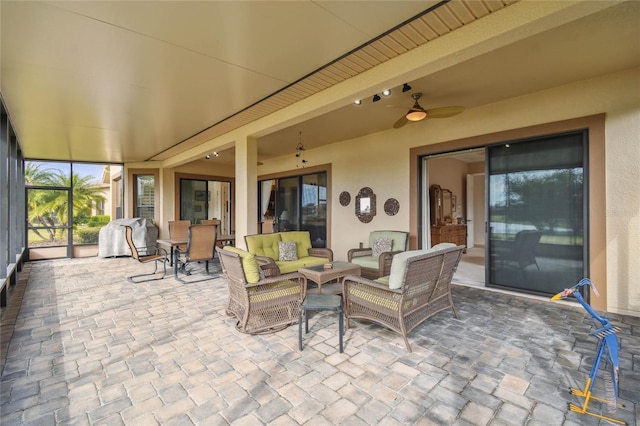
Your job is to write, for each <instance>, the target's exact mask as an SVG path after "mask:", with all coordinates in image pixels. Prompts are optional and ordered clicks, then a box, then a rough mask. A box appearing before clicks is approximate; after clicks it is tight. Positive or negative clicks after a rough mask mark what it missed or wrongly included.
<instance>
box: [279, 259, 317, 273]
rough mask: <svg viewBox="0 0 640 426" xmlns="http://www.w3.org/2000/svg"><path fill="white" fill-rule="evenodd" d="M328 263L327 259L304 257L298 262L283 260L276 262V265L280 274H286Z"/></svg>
mask: <svg viewBox="0 0 640 426" xmlns="http://www.w3.org/2000/svg"><path fill="white" fill-rule="evenodd" d="M325 263H329V259H328V258H326V257H316V256H305V257H303V258H302V259H298V260H283V261H282V262H280V261H276V265H278V268H280V273H281V274H287V273H289V272H297V271H298V269H300V268H307V267H309V266H316V265H324V264H325Z"/></svg>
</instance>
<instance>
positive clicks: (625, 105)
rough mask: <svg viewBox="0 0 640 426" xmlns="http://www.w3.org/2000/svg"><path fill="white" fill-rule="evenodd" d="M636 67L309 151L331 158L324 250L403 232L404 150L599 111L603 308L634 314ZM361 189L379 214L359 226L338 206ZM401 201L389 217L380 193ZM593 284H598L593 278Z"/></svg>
mask: <svg viewBox="0 0 640 426" xmlns="http://www.w3.org/2000/svg"><path fill="white" fill-rule="evenodd" d="M638 93H640V68H635V69H631V70H627V71H624V72H620V73H616V74H611V75H607V76H603V77H600V78H596V79H591V80H587V81H581V82H576V83H573V84H569V85H565V86H561V87H557V88H555V89H551V90H545V91H542V92H538V93H533V94H530V95H527V96H522V97H519V98H515V99H511V100H508V101H504V102H499V103H495V104H490V105H486V106H483V107H480V108H474V109H469V110H467V111H465V112H464V113H463V114H461V115H459V116H456V117H452V118H448V119H440V120H436V119H433V120H425V121H422V122H418V123H411V124H409V125H406V126H404V127H403V128H401V129H398V130H396V129H390V130H388V131H385V132H380V133H377V134H373V135H367V136H363V137H361V138H357V139H353V140H349V141H343V142H340V143H337V144H333V145H330V146H327V147H324V148H320V149H314V150H308V151H306V153H305V158H306V159H307V160H308V161H309V165H310V166H313V165H316V164H324V163H331V164H332V182H331V188H332V193H331V201H332V210H331V212H332V215H331V248H332V249H333V250H334V253H335V257H336V259H337V260H345V259H346V253H347V250H348V249H349V248H352V247H357V245H358V242H360V241H367V236H368V234H369V231H371V230H373V229H399V230H407V231H408V226H409V225H408V224H409V211H408V207H409V183H408V182H409V161H410V156H409V150H410V148H412V147H417V146H424V145H429V144H434V143H439V142H444V141H448V140H455V139H462V138H466V137H471V136H476V135H482V134H489V133H494V132H499V131H504V130H509V129H516V128H521V127H526V126H532V125H536V124H543V123H549V122H555V121H561V120H567V119H571V118H576V117H583V116H589V115H594V114H599V113H603V112H604V113H606V117H607V118H606V168H607V173H606V192H607V194H606V203H607V219H606V224H603V226H606V233H607V253H606V258H607V283H606V284H607V287H608V292H607V310H608V311H611V312H619V313H626V314H632V315H637V316H640V284H638V282H640V264H638V262H637V261H636V262H634V260H635V259H638V258H640V191H639V190H638V182H640V176H639V172H638V169H639V166H638V164H640V96H639V95H638ZM293 148H294V147H293V146H292V154H291V155H290V156H287V157H283V158H280V159H276V160H273V161H270V162H265V165H264V166H262V167H261V168H260V170H259V174H266V173H273V172H277V171H281V170H290V169H292V168H295V157H294V153H293ZM364 186H369V187H371V188H372V189H373V190H374V192H375V193H376V196H377V201H378V215H377V216H376V217H375V218H374V220H373V221H372V222H371V223H368V224H363V223H360V222H359V221H358V219H357V218H356V216H355V215H354V204H353V201H352V203H351V204H350V205H349V206H348V207H342V206H341V205H340V204H339V203H338V195H339V194H340V192H341V191H349V193H351V195H352V200H353V199H355V194H357V192H358V190H359V189H360V188H362V187H364ZM390 197H393V198H396V199H397V200H398V201H399V202H400V211H399V213H398V214H397V215H396V216H387V215H386V214H384V210H383V208H382V207H383V205H384V201H385V200H386V199H387V198H390ZM596 284H597V283H596Z"/></svg>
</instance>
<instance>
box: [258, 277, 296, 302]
mask: <svg viewBox="0 0 640 426" xmlns="http://www.w3.org/2000/svg"><path fill="white" fill-rule="evenodd" d="M292 284H293V281H290V280H286V281H280V282H277V283H272V284H263V285H268V286H269V290H271V291H263V289H262V288H260V287H263V285H259V286H254V287H250V288H249V303H264V302H269V301H271V300H273V299H276V298H279V297H287V296H293V295H296V294H299V293H300V292H301V291H302V287H301V286H299V285H295V286H294V285H292Z"/></svg>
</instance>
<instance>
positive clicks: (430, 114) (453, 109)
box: [393, 93, 464, 129]
mask: <svg viewBox="0 0 640 426" xmlns="http://www.w3.org/2000/svg"><path fill="white" fill-rule="evenodd" d="M411 97H412V98H413V99H414V101H415V102H414V104H413V106H412V107H411V109H409V111H407V113H406V114H405V115H403V116H402V117H400V118H399V119H398V121H396V122H395V123H394V124H393V128H394V129H399V128H400V127H402V126H404V125H405V124H407V123H408V122H409V121H420V120H424V119H425V118H447V117H453V116H454V115H458V114H460V113H461V112H462V111H464V107H462V106H448V107H441V108H432V109H424V108H422V107H421V106H420V104H419V103H418V99H420V98H421V97H422V93H413V94H412V95H411Z"/></svg>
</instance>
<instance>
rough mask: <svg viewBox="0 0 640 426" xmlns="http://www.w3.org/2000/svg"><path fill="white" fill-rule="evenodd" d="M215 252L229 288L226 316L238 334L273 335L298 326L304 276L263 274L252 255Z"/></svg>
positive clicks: (230, 249)
mask: <svg viewBox="0 0 640 426" xmlns="http://www.w3.org/2000/svg"><path fill="white" fill-rule="evenodd" d="M216 250H217V252H218V258H219V259H220V264H221V265H222V272H223V273H224V276H225V278H226V280H227V284H228V285H229V299H228V301H227V308H226V313H227V315H232V316H235V317H236V319H237V320H238V321H237V323H236V328H237V329H238V330H239V331H240V332H242V333H249V334H265V333H273V332H276V331H278V330H282V329H284V328H286V327H288V326H289V325H291V324H295V323H297V322H298V311H299V309H300V305H301V304H302V302H303V300H304V297H305V292H306V289H307V279H306V278H305V276H304V275H302V274H300V273H297V272H292V273H289V274H283V275H280V274H279V271H278V270H277V268H275V269H274V268H270V269H268V270H267V274H264V272H265V271H263V270H261V269H260V267H259V266H258V262H257V261H256V258H255V256H254V255H253V254H251V253H249V252H247V251H244V250H241V249H238V248H235V247H231V246H225V248H224V249H221V248H219V247H216ZM269 274H271V275H270V276H269Z"/></svg>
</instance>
